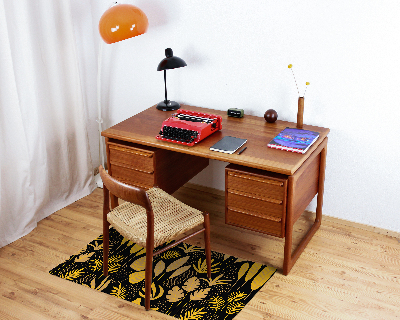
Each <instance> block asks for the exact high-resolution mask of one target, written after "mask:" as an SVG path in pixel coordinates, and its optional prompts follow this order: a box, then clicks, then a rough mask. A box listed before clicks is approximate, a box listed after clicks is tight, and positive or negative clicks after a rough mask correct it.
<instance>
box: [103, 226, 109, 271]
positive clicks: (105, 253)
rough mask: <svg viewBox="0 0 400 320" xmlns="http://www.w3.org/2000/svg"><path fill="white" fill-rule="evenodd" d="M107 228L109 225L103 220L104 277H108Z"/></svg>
mask: <svg viewBox="0 0 400 320" xmlns="http://www.w3.org/2000/svg"><path fill="white" fill-rule="evenodd" d="M109 227H110V223H109V222H108V221H107V220H105V221H104V220H103V274H104V276H105V277H107V276H108V251H109Z"/></svg>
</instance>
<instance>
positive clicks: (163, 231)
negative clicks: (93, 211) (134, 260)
mask: <svg viewBox="0 0 400 320" xmlns="http://www.w3.org/2000/svg"><path fill="white" fill-rule="evenodd" d="M146 192H147V194H148V196H149V199H150V202H151V206H152V208H153V213H154V247H157V246H159V245H161V244H163V243H165V242H166V241H169V240H171V239H175V238H177V237H178V236H179V235H181V234H182V233H184V232H186V231H188V230H190V229H193V228H194V227H197V226H199V225H202V224H203V222H204V217H203V214H202V212H201V211H199V210H197V209H194V208H192V207H190V206H188V205H186V204H184V203H182V202H181V201H179V200H177V199H175V198H174V197H172V196H170V195H169V194H168V193H166V192H165V191H163V190H162V189H160V188H156V187H154V188H151V189H149V190H147V191H146ZM107 220H108V222H109V223H110V224H111V225H113V226H114V228H115V229H116V230H117V231H118V232H119V233H120V234H121V235H123V236H124V237H125V238H128V239H130V240H132V241H134V242H136V243H137V244H139V245H140V246H143V247H146V240H147V214H146V210H145V209H144V208H143V207H142V206H139V205H137V204H133V203H130V202H125V203H123V204H121V205H119V206H118V207H116V208H115V209H113V210H112V211H110V212H109V213H108V215H107Z"/></svg>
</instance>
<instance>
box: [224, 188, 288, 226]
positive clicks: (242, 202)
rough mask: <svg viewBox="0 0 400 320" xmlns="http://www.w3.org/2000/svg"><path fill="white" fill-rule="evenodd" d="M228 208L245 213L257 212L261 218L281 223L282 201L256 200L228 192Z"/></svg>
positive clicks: (241, 194) (234, 192) (249, 196)
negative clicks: (237, 209)
mask: <svg viewBox="0 0 400 320" xmlns="http://www.w3.org/2000/svg"><path fill="white" fill-rule="evenodd" d="M227 196H228V204H229V207H234V208H240V209H243V210H246V211H252V212H257V214H258V215H259V216H261V217H264V218H266V219H270V220H276V221H281V220H282V216H283V214H284V207H283V201H280V200H275V199H268V198H256V197H254V196H253V195H251V194H248V193H244V192H237V191H235V190H228V193H227Z"/></svg>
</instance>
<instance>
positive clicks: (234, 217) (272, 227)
mask: <svg viewBox="0 0 400 320" xmlns="http://www.w3.org/2000/svg"><path fill="white" fill-rule="evenodd" d="M225 223H227V224H229V225H233V226H237V227H241V228H245V229H250V230H254V231H258V232H262V233H267V234H270V235H274V236H277V237H283V235H282V221H274V220H269V219H265V218H263V217H260V216H258V215H257V213H254V212H250V211H245V210H241V209H237V208H234V207H232V208H231V207H229V208H227V210H226V213H225Z"/></svg>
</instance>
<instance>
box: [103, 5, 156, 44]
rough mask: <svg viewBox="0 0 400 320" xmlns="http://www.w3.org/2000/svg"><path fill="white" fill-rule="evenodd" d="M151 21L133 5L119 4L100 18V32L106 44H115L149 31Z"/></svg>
mask: <svg viewBox="0 0 400 320" xmlns="http://www.w3.org/2000/svg"><path fill="white" fill-rule="evenodd" d="M148 26H149V21H148V20H147V17H146V15H145V13H144V12H143V11H142V10H140V9H139V8H138V7H135V6H133V5H131V4H117V5H115V6H112V7H111V8H109V9H108V10H107V11H106V12H104V13H103V15H102V16H101V18H100V21H99V32H100V35H101V37H102V38H103V40H104V42H106V43H114V42H118V41H122V40H125V39H129V38H132V37H136V36H138V35H141V34H143V33H145V32H146V31H147V27H148Z"/></svg>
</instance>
